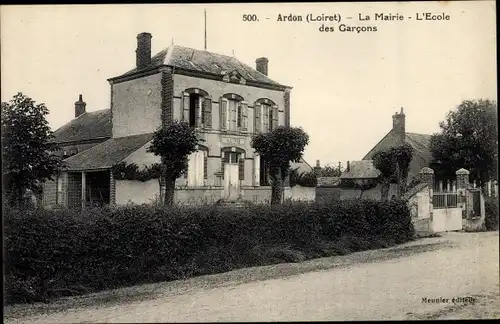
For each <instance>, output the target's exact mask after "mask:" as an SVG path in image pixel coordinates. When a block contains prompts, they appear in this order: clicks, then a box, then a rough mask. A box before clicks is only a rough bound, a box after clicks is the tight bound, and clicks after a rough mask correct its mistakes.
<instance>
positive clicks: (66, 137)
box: [52, 109, 111, 143]
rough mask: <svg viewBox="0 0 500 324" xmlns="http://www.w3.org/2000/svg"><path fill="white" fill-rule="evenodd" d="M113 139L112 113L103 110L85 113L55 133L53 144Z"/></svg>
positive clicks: (108, 110)
mask: <svg viewBox="0 0 500 324" xmlns="http://www.w3.org/2000/svg"><path fill="white" fill-rule="evenodd" d="M106 137H111V111H110V109H103V110H97V111H91V112H86V113H83V114H82V115H80V116H78V117H77V118H75V119H73V120H72V121H70V122H68V123H67V124H64V125H63V126H61V127H60V128H59V129H57V130H56V131H55V132H54V139H52V141H53V142H56V143H65V142H78V141H84V140H91V139H98V138H106Z"/></svg>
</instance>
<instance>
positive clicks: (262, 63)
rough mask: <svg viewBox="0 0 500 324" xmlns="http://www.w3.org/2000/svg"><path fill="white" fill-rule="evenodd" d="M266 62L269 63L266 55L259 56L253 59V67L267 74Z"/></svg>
mask: <svg viewBox="0 0 500 324" xmlns="http://www.w3.org/2000/svg"><path fill="white" fill-rule="evenodd" d="M267 63H269V60H268V59H267V58H266V57H260V58H258V59H256V60H255V66H256V68H255V69H256V70H257V71H259V72H260V73H262V74H265V75H267Z"/></svg>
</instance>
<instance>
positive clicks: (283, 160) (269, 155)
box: [252, 126, 309, 204]
mask: <svg viewBox="0 0 500 324" xmlns="http://www.w3.org/2000/svg"><path fill="white" fill-rule="evenodd" d="M307 144H309V135H307V133H305V132H304V131H303V130H302V128H300V127H285V126H279V127H277V128H275V129H274V130H272V131H270V132H267V133H259V134H256V135H254V136H253V138H252V147H253V148H254V149H255V151H256V152H257V153H259V154H260V156H261V158H262V159H263V160H264V161H265V162H266V164H267V166H268V167H269V169H268V172H269V178H270V180H271V192H272V193H271V204H279V203H280V202H281V197H282V196H283V185H284V182H285V178H286V176H287V175H288V174H289V172H290V162H300V159H301V158H302V154H303V152H304V148H305V147H306V146H307Z"/></svg>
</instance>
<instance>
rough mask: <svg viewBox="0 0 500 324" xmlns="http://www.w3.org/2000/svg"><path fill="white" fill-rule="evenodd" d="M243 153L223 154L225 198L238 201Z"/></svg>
mask: <svg viewBox="0 0 500 324" xmlns="http://www.w3.org/2000/svg"><path fill="white" fill-rule="evenodd" d="M241 158H242V154H241V153H237V152H223V159H224V196H225V197H226V199H228V200H236V199H238V198H239V196H240V180H239V162H240V159H241Z"/></svg>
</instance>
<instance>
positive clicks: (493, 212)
mask: <svg viewBox="0 0 500 324" xmlns="http://www.w3.org/2000/svg"><path fill="white" fill-rule="evenodd" d="M484 209H485V219H484V225H485V227H486V229H487V230H489V231H493V230H497V229H498V225H499V224H498V223H499V218H500V217H499V211H498V198H497V197H488V198H486V199H485V201H484Z"/></svg>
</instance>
